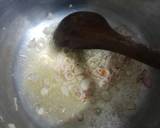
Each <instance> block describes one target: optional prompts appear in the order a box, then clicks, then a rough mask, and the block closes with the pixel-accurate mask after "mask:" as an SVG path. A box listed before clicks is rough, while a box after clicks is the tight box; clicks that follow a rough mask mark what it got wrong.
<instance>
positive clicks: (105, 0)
mask: <svg viewBox="0 0 160 128" xmlns="http://www.w3.org/2000/svg"><path fill="white" fill-rule="evenodd" d="M69 5H70V8H69ZM71 6H73V7H71ZM76 10H93V11H96V12H98V13H100V14H102V15H104V16H106V17H107V18H108V19H109V20H110V19H112V20H113V19H114V20H115V21H116V20H117V21H118V19H123V20H125V21H128V23H131V24H132V25H134V26H136V27H137V28H138V30H139V32H140V33H142V36H143V37H144V39H145V40H146V42H147V43H148V44H149V45H150V46H152V47H154V48H155V49H159V48H160V43H159V41H160V30H159V28H160V22H159V21H160V1H159V0H121V1H118V0H76V1H74V0H34V1H32V0H25V1H24V0H0V128H7V127H8V123H14V124H16V128H39V127H40V126H39V125H38V124H37V123H35V122H34V121H33V120H32V119H31V118H30V116H28V114H27V113H26V111H24V109H23V106H22V105H21V101H20V100H18V105H19V111H16V110H15V103H14V102H17V99H16V97H18V95H17V92H16V87H15V84H16V83H15V82H14V78H13V74H12V73H13V67H14V62H15V58H16V56H17V51H18V50H19V46H20V45H21V43H22V42H23V40H24V38H25V37H24V36H25V33H26V31H27V30H28V29H29V28H30V27H33V26H35V25H37V24H38V23H40V22H41V21H43V20H44V19H45V18H46V17H47V15H48V13H49V12H52V13H53V14H58V13H62V12H63V11H68V12H71V11H76ZM123 20H120V21H121V22H123ZM118 22H119V21H118ZM132 25H131V27H132ZM151 71H152V79H153V86H152V88H151V89H150V94H149V95H148V96H147V98H146V100H145V101H144V103H143V104H142V106H141V107H140V109H139V110H138V111H137V112H136V113H135V114H134V115H133V116H131V117H130V119H129V121H128V122H127V124H126V125H125V126H124V127H123V128H138V127H141V128H159V127H160V111H159V108H160V99H159V98H160V86H159V83H160V72H159V71H158V70H156V69H151ZM2 117H3V118H2ZM10 127H11V128H14V126H13V125H12V124H10ZM75 127H76V126H75Z"/></svg>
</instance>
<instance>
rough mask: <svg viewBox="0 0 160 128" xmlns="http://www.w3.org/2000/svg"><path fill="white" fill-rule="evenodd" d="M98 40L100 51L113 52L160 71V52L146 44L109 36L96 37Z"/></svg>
mask: <svg viewBox="0 0 160 128" xmlns="http://www.w3.org/2000/svg"><path fill="white" fill-rule="evenodd" d="M96 39H97V41H98V40H99V42H100V43H98V44H99V46H98V48H99V49H105V50H111V51H113V52H117V53H120V54H123V55H126V56H128V57H131V58H133V59H136V60H138V61H140V62H142V63H145V64H148V65H150V66H152V67H155V68H159V69H160V51H159V50H153V49H152V48H150V47H147V45H145V44H142V43H137V42H135V41H132V40H129V39H126V38H124V37H122V38H112V37H109V36H107V34H102V35H100V36H98V37H96ZM110 42H111V43H110Z"/></svg>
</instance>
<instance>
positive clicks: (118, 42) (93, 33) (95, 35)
mask: <svg viewBox="0 0 160 128" xmlns="http://www.w3.org/2000/svg"><path fill="white" fill-rule="evenodd" d="M53 38H54V40H55V43H56V45H57V46H60V47H67V48H73V49H104V50H110V51H113V52H117V53H120V54H123V55H125V56H128V57H131V58H133V59H136V60H138V61H141V62H143V63H145V64H148V65H150V66H152V67H155V68H160V51H156V50H153V49H152V48H149V47H147V46H146V45H145V44H142V43H139V42H135V41H133V40H129V39H128V38H126V37H125V36H123V35H121V34H119V33H117V32H116V31H115V30H113V29H112V28H111V27H110V25H109V24H108V22H107V21H106V19H105V18H103V17H102V16H101V15H99V14H97V13H95V12H86V11H84V12H83V11H81V12H75V13H72V14H70V15H68V16H66V17H65V18H64V19H63V20H62V21H61V22H60V23H59V25H58V27H57V29H56V31H55V33H54V36H53Z"/></svg>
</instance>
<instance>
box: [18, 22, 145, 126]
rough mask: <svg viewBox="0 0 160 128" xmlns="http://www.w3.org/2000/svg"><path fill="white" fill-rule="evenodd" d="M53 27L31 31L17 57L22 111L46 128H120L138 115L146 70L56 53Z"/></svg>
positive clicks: (125, 61) (117, 59) (104, 54)
mask: <svg viewBox="0 0 160 128" xmlns="http://www.w3.org/2000/svg"><path fill="white" fill-rule="evenodd" d="M56 25H57V23H54V22H51V23H50V24H48V22H47V21H46V23H42V24H40V25H38V26H37V27H35V28H33V29H31V30H30V31H29V39H28V41H26V43H25V44H24V45H23V46H22V49H21V50H20V52H19V58H18V61H17V66H16V74H17V78H18V80H17V82H18V83H17V85H18V91H19V96H20V98H21V100H22V103H23V104H24V105H23V106H24V108H25V109H26V111H27V112H28V114H29V115H30V116H31V117H32V118H33V119H34V120H35V121H37V122H38V123H40V122H41V123H42V124H43V123H44V124H47V125H48V126H53V125H60V124H65V126H66V127H68V126H69V127H73V126H72V124H76V123H77V124H78V126H77V127H95V128H99V127H100V126H108V127H109V126H112V127H114V128H118V127H120V126H121V121H122V120H123V119H125V118H127V116H128V115H129V114H131V113H134V112H135V111H136V109H137V99H138V98H139V94H140V92H141V88H142V86H141V84H142V81H141V80H138V78H139V77H143V76H141V75H142V72H144V70H145V71H147V68H146V66H145V65H143V64H141V63H139V62H137V61H134V60H131V59H129V58H127V57H124V56H121V55H119V54H115V53H112V52H109V51H103V50H80V51H74V50H69V49H57V48H56V47H55V46H54V41H52V33H53V32H54V30H55V28H56ZM122 29H125V28H123V27H122ZM123 32H124V31H123ZM125 32H126V31H125ZM131 35H132V34H131ZM113 122H114V123H113ZM41 123H40V124H41Z"/></svg>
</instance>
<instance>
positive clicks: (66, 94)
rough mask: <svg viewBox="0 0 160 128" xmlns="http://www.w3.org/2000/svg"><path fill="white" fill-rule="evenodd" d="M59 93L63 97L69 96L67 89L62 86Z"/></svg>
mask: <svg viewBox="0 0 160 128" xmlns="http://www.w3.org/2000/svg"><path fill="white" fill-rule="evenodd" d="M61 91H62V94H63V95H64V96H69V88H68V87H65V86H62V87H61Z"/></svg>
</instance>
